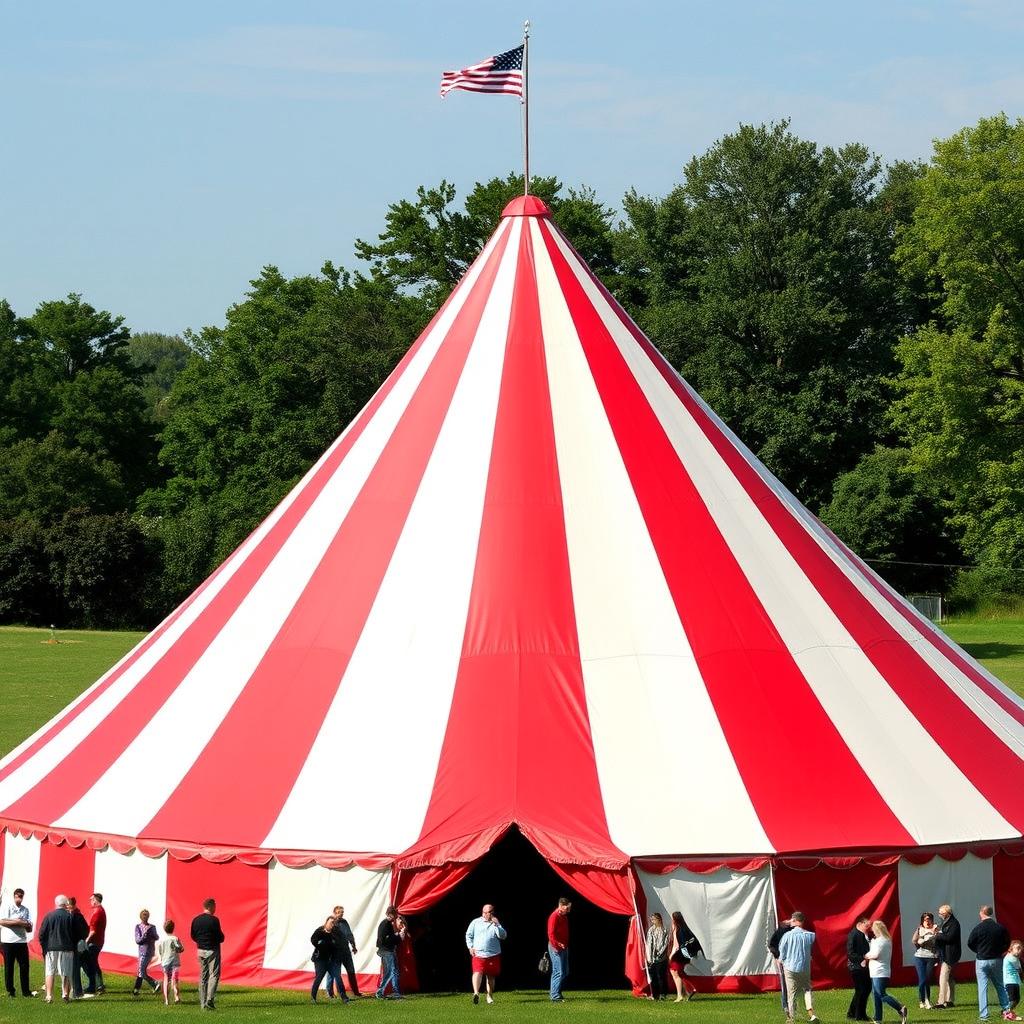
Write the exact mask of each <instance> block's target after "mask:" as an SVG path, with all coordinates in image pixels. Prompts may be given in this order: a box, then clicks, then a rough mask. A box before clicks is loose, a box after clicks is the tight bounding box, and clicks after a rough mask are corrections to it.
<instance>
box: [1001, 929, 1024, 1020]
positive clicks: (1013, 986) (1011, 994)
mask: <svg viewBox="0 0 1024 1024" xmlns="http://www.w3.org/2000/svg"><path fill="white" fill-rule="evenodd" d="M1022 951H1024V942H1021V941H1020V939H1014V940H1013V941H1012V942H1011V943H1010V948H1009V949H1008V950H1007V951H1006V956H1004V957H1003V987H1004V988H1005V989H1006V997H1007V999H1009V1000H1010V1009H1011V1010H1013V1011H1014V1012H1016V1010H1017V1004H1018V1003H1019V1002H1020V955H1021V952H1022Z"/></svg>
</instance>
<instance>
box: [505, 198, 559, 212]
mask: <svg viewBox="0 0 1024 1024" xmlns="http://www.w3.org/2000/svg"><path fill="white" fill-rule="evenodd" d="M501 215H502V217H550V216H551V211H550V210H549V209H548V204H547V203H545V202H544V200H543V199H538V198H537V197H536V196H516V198H515V199H513V200H512V202H510V203H509V204H508V206H506V207H505V209H504V210H502V211H501Z"/></svg>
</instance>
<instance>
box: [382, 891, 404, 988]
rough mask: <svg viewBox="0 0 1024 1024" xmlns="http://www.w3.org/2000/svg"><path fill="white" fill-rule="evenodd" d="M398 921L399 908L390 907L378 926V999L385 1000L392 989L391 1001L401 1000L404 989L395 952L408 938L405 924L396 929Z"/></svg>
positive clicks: (402, 923)
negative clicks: (399, 979)
mask: <svg viewBox="0 0 1024 1024" xmlns="http://www.w3.org/2000/svg"><path fill="white" fill-rule="evenodd" d="M397 919H398V908H397V907H395V906H390V907H388V909H387V910H386V911H385V912H384V920H383V921H381V923H380V924H379V925H377V956H379V957H380V964H381V967H380V984H379V985H378V986H377V991H376V993H375V995H376V997H377V998H378V999H383V998H384V997H385V995H386V994H387V990H388V988H389V987H390V988H391V994H390V995H389V996H388V998H390V999H401V998H402V988H401V985H399V982H398V956H397V954H396V952H395V950H396V949H397V948H398V944H399V943H400V942H401V941H402V940H403V939H404V938H405V936H406V928H405V923H404V922H401V923H400V924H399V926H398V927H397V928H396V927H395V922H396V920H397Z"/></svg>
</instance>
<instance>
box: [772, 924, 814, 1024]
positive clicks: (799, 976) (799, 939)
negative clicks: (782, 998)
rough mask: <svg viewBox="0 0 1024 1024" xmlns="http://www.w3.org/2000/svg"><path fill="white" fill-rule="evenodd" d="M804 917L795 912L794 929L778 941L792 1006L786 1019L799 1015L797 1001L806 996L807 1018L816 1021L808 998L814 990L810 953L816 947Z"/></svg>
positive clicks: (787, 994)
mask: <svg viewBox="0 0 1024 1024" xmlns="http://www.w3.org/2000/svg"><path fill="white" fill-rule="evenodd" d="M804 921H805V918H804V915H803V914H802V913H801V912H800V911H799V910H797V911H795V912H794V913H792V914H791V915H790V917H789V923H790V924H791V925H792V926H793V927H792V928H790V929H789V931H788V932H786V934H785V935H783V936H782V939H781V940H780V941H779V960H780V961H781V963H782V969H783V971H785V974H786V999H787V1001H788V1003H789V1012H788V1013H787V1015H786V1019H787V1020H793V1018H794V1017H795V1016H796V1007H797V999H798V997H800V996H803V999H804V1005H805V1006H806V1008H807V1019H808V1020H809V1021H816V1020H817V1019H818V1018H817V1017H816V1016H815V1015H814V1005H813V1003H812V1002H811V1001H810V1000H809V999H808V998H807V997H808V995H809V993H810V991H811V950H812V949H813V948H814V939H815V935H814V932H812V931H808V930H807V929H806V928H805V927H804Z"/></svg>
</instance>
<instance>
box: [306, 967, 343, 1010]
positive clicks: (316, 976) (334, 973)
mask: <svg viewBox="0 0 1024 1024" xmlns="http://www.w3.org/2000/svg"><path fill="white" fill-rule="evenodd" d="M325 974H326V975H327V994H328V995H330V994H331V990H332V983H333V982H337V984H338V991H339V992H340V993H341V995H342V997H343V998H344V999H345V1002H348V996H346V995H345V990H344V989H343V988H342V987H341V976H340V975H339V974H338V962H337V961H336V960H317V961H316V962H315V963H314V964H313V987H312V989H311V990H310V993H309V994H310V996H311V997H312V998H313V999H316V990H317V989H318V988H319V987H320V982H321V981H323V980H324V975H325Z"/></svg>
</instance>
